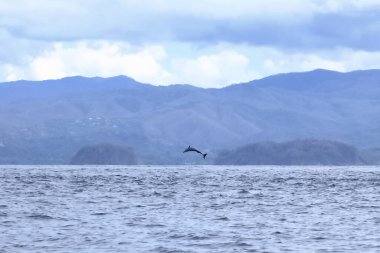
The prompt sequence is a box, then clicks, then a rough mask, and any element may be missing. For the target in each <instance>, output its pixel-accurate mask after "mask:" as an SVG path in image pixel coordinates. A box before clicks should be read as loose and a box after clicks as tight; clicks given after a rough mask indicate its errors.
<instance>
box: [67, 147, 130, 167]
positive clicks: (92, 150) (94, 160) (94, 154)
mask: <svg viewBox="0 0 380 253" xmlns="http://www.w3.org/2000/svg"><path fill="white" fill-rule="evenodd" d="M136 163H137V161H136V157H135V154H134V152H133V149H132V148H130V147H128V146H121V145H113V144H96V145H89V146H85V147H83V148H81V149H80V150H79V151H78V152H77V153H76V155H75V156H74V157H73V158H72V159H71V164H76V165H81V164H92V165H96V164H98V165H104V164H108V165H126V164H136Z"/></svg>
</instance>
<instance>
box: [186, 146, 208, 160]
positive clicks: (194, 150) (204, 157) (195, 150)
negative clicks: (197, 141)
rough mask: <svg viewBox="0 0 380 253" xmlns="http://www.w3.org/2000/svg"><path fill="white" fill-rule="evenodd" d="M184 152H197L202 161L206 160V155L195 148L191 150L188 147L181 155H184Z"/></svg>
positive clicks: (190, 147)
mask: <svg viewBox="0 0 380 253" xmlns="http://www.w3.org/2000/svg"><path fill="white" fill-rule="evenodd" d="M186 152H197V153H199V154H201V155H202V156H203V159H206V155H207V153H204V154H203V153H202V152H201V151H199V150H198V149H196V148H193V147H192V146H188V147H187V149H185V150H184V151H183V153H186Z"/></svg>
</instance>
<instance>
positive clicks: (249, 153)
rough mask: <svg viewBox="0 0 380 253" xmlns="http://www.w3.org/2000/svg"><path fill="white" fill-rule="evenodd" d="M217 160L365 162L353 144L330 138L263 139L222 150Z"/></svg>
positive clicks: (237, 162) (244, 162) (231, 162)
mask: <svg viewBox="0 0 380 253" xmlns="http://www.w3.org/2000/svg"><path fill="white" fill-rule="evenodd" d="M215 163H216V164H229V165H358V164H365V161H364V160H363V159H362V157H361V156H360V155H359V153H358V151H357V149H356V148H355V147H354V146H351V145H348V144H345V143H342V142H337V141H327V140H295V141H289V142H283V143H275V142H260V143H255V144H251V145H247V146H244V147H241V148H238V149H236V150H233V151H226V152H222V153H221V154H219V156H218V157H217V159H216V161H215Z"/></svg>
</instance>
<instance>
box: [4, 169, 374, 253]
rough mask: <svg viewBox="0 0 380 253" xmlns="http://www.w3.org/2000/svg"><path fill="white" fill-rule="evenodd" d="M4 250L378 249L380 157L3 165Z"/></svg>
mask: <svg viewBox="0 0 380 253" xmlns="http://www.w3.org/2000/svg"><path fill="white" fill-rule="evenodd" d="M0 252H1V253H5V252H7V253H8V252H9V253H17V252H27V253H34V252H41V253H42V252H43V253H46V252H76V253H77V252H81V253H82V252H89V253H90V252H91V253H97V252H380V167H318V166H316V167H273V166H243V167H234V166H222V167H221V166H159V167H157V166H150V167H149V166H133V167H130V166H92V167H80V166H79V167H78V166H0Z"/></svg>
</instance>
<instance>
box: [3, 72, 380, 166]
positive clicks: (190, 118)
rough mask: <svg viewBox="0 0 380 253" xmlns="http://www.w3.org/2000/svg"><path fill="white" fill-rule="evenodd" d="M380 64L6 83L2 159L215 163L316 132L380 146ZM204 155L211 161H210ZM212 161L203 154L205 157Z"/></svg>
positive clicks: (364, 145)
mask: <svg viewBox="0 0 380 253" xmlns="http://www.w3.org/2000/svg"><path fill="white" fill-rule="evenodd" d="M379 115H380V70H363V71H354V72H348V73H341V72H335V71H328V70H322V69H317V70H314V71H310V72H300V73H286V74H278V75H274V76H269V77H266V78H263V79H260V80H254V81H251V82H247V83H240V84H233V85H230V86H228V87H225V88H221V89H203V88H198V87H194V86H191V85H170V86H154V85H151V84H145V83H139V82H137V81H135V80H133V79H131V78H129V77H125V76H117V77H111V78H100V77H94V78H86V77H81V76H76V77H67V78H63V79H59V80H46V81H15V82H6V83H0V134H1V135H0V163H3V164H4V163H7V164H22V163H24V164H67V163H69V162H70V160H71V158H72V157H73V156H74V154H76V152H77V151H78V150H79V149H81V148H82V147H83V146H86V145H93V144H97V143H114V144H119V145H127V146H129V147H133V149H134V152H135V154H136V157H137V159H138V162H139V163H141V164H182V163H195V162H198V159H199V157H198V156H192V155H184V154H182V151H183V149H184V148H185V147H187V146H188V145H193V146H195V147H197V148H198V149H201V150H202V151H204V152H207V153H208V154H209V156H208V159H206V160H205V162H206V163H207V162H211V161H212V160H213V159H215V157H216V156H217V154H218V153H219V152H221V151H224V150H231V149H235V148H237V147H239V146H243V145H247V144H249V143H254V142H261V141H289V140H293V139H302V138H312V139H329V140H337V141H343V142H346V143H349V144H352V145H355V146H356V147H358V148H360V149H366V148H371V147H378V146H380V117H379ZM202 160H203V159H202ZM200 162H204V161H200Z"/></svg>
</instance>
